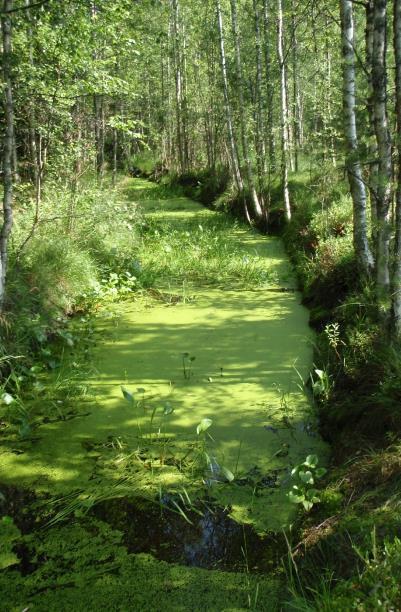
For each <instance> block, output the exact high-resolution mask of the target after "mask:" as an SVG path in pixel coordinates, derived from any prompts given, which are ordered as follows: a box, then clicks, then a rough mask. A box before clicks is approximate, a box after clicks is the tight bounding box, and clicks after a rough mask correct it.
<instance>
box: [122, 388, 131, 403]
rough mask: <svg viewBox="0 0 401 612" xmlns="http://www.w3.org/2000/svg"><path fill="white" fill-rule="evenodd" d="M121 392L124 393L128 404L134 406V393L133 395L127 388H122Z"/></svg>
mask: <svg viewBox="0 0 401 612" xmlns="http://www.w3.org/2000/svg"><path fill="white" fill-rule="evenodd" d="M121 391H122V394H123V396H124V398H125V399H126V400H127V402H129V403H130V404H133V403H134V395H133V393H131V391H129V390H128V389H127V388H126V387H121Z"/></svg>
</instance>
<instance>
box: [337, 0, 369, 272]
mask: <svg viewBox="0 0 401 612" xmlns="http://www.w3.org/2000/svg"><path fill="white" fill-rule="evenodd" d="M340 7H341V33H342V56H343V109H344V134H345V140H346V146H347V155H346V162H345V165H346V169H347V174H348V181H349V186H350V190H351V195H352V202H353V213H354V228H353V231H354V249H355V255H356V258H357V261H358V264H359V267H360V269H361V271H362V272H363V273H364V274H365V275H367V274H369V273H370V271H371V270H372V268H373V257H372V254H371V251H370V247H369V243H368V235H367V218H366V189H365V184H364V182H363V177H362V168H361V162H360V159H359V152H358V137H357V126H356V109H355V78H356V76H355V51H354V46H355V36H354V19H353V8H352V0H341V5H340Z"/></svg>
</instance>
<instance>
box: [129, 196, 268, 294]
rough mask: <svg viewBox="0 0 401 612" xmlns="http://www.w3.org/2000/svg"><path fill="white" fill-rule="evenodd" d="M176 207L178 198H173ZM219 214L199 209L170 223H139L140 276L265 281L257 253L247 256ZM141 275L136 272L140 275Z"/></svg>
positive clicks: (221, 281)
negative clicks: (176, 221)
mask: <svg viewBox="0 0 401 612" xmlns="http://www.w3.org/2000/svg"><path fill="white" fill-rule="evenodd" d="M177 209H178V210H179V200H177ZM240 231H241V226H240V225H237V226H235V225H234V227H233V223H232V221H231V220H230V219H227V218H226V217H225V215H224V214H219V215H217V216H216V215H213V217H212V216H209V215H208V214H207V213H206V214H199V216H197V217H195V218H193V219H192V220H190V221H187V222H185V221H183V222H182V223H180V229H177V228H176V226H175V224H174V223H168V222H165V221H164V222H162V221H160V220H158V219H155V220H154V221H153V220H152V219H149V220H147V223H146V225H144V226H143V228H142V235H143V247H144V248H143V251H142V257H141V262H140V263H141V268H142V273H141V274H142V275H146V276H147V277H150V278H153V279H158V281H159V282H160V281H162V282H163V280H164V281H167V280H168V281H169V282H170V283H176V284H177V285H180V284H182V283H183V282H196V283H197V284H209V285H217V286H218V285H220V286H230V287H232V286H235V285H241V286H243V287H249V288H251V287H255V286H256V287H257V286H261V285H264V284H267V283H268V282H269V280H270V278H269V274H268V272H267V271H266V266H265V262H264V261H263V258H261V257H258V255H256V254H255V255H254V256H252V255H249V253H248V251H246V250H245V249H244V248H243V247H242V246H241V244H240V243H239V240H238V232H240ZM140 278H142V276H140Z"/></svg>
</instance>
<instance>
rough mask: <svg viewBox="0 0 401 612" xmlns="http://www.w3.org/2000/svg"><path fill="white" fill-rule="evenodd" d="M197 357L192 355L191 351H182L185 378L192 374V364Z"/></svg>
mask: <svg viewBox="0 0 401 612" xmlns="http://www.w3.org/2000/svg"><path fill="white" fill-rule="evenodd" d="M195 359H196V357H191V355H190V354H189V353H182V370H183V373H184V378H185V379H186V380H189V379H190V378H191V376H192V364H193V362H194V361H195Z"/></svg>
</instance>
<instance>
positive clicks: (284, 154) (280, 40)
mask: <svg viewBox="0 0 401 612" xmlns="http://www.w3.org/2000/svg"><path fill="white" fill-rule="evenodd" d="M277 25H278V28H277V56H278V63H279V68H280V94H281V117H280V118H281V125H280V127H281V180H282V184H283V197H284V210H285V217H286V219H287V221H291V204H290V193H289V190H288V160H289V142H288V125H287V124H288V108H287V76H286V69H285V60H284V50H283V48H284V23H283V6H282V0H278V24H277Z"/></svg>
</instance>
